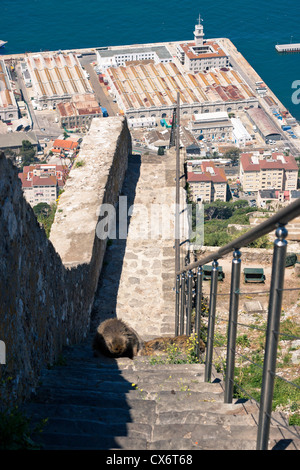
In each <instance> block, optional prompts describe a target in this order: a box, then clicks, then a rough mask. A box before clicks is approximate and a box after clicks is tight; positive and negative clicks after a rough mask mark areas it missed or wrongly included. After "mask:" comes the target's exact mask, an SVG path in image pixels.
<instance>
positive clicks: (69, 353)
mask: <svg viewBox="0 0 300 470" xmlns="http://www.w3.org/2000/svg"><path fill="white" fill-rule="evenodd" d="M64 359H65V364H62V365H56V366H54V367H53V368H51V369H49V370H45V371H44V372H43V374H42V376H41V385H40V386H39V388H38V389H37V391H36V393H35V395H34V397H33V399H32V400H31V401H30V402H27V403H25V404H24V406H23V408H24V411H26V412H27V414H28V415H29V416H31V417H32V420H33V422H38V421H40V420H41V419H45V418H48V421H47V424H46V426H45V428H44V430H43V432H42V434H41V435H39V436H38V437H37V438H36V440H37V442H40V443H41V444H42V445H43V448H44V449H74V450H76V449H110V450H111V449H125V450H133V449H134V450H146V449H147V450H150V451H151V450H153V451H154V450H193V449H195V450H196V449H198V450H199V449H211V450H212V449H214V450H222V449H223V450H225V449H231V450H250V449H255V448H256V435H257V421H258V410H257V405H256V404H255V403H252V402H251V401H248V402H246V403H239V402H235V403H233V404H224V403H223V382H222V380H221V378H220V377H219V376H218V375H217V374H215V377H214V382H213V383H205V382H204V366H203V365H201V364H169V365H166V364H155V365H151V363H150V362H151V361H149V358H147V357H138V358H136V359H135V360H134V361H131V360H130V359H127V358H122V359H118V360H114V359H108V358H93V357H92V351H91V348H90V344H89V345H87V344H84V345H79V346H74V347H71V348H68V349H67V350H66V352H65V353H64ZM276 418H277V419H278V421H279V422H280V423H281V424H286V423H285V421H284V419H283V418H282V417H281V416H280V415H277V416H276ZM291 430H292V429H291ZM293 431H294V432H295V433H296V434H297V432H298V435H300V433H299V430H297V429H295V428H293ZM299 443H300V439H297V438H295V436H294V435H293V434H292V433H291V432H290V431H286V430H285V429H284V428H282V427H281V426H279V424H278V425H276V426H272V427H271V435H270V446H269V448H270V449H272V448H287V449H295V448H296V449H299V448H300V445H299Z"/></svg>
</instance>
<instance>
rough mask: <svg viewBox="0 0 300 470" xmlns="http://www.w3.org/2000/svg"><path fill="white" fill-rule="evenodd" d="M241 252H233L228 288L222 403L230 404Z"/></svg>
mask: <svg viewBox="0 0 300 470" xmlns="http://www.w3.org/2000/svg"><path fill="white" fill-rule="evenodd" d="M240 257H241V252H240V251H239V250H235V251H234V252H233V259H232V267H231V286H230V304H229V324H228V340H227V363H226V377H225V394H224V402H225V403H232V396H233V379H234V366H235V345H236V330H237V319H238V308H239V289H240V276H241V260H240Z"/></svg>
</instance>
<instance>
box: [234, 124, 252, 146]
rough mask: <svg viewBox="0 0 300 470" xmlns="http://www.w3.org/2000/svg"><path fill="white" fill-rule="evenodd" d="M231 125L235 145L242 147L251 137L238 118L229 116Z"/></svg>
mask: <svg viewBox="0 0 300 470" xmlns="http://www.w3.org/2000/svg"><path fill="white" fill-rule="evenodd" d="M231 122H232V125H233V131H232V136H233V139H234V143H235V144H236V146H237V147H244V146H245V145H246V143H247V142H251V141H252V137H251V135H250V134H249V132H248V131H247V129H246V128H245V126H244V125H243V123H242V121H241V120H240V119H238V118H231Z"/></svg>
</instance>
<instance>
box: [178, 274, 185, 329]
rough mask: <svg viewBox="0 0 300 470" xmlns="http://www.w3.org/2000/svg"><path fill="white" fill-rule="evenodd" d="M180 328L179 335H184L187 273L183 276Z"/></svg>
mask: <svg viewBox="0 0 300 470" xmlns="http://www.w3.org/2000/svg"><path fill="white" fill-rule="evenodd" d="M180 294H181V298H180V328H179V334H180V335H183V332H184V317H185V273H182V274H181V289H180Z"/></svg>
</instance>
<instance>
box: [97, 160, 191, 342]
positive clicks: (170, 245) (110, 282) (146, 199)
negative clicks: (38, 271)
mask: <svg viewBox="0 0 300 470" xmlns="http://www.w3.org/2000/svg"><path fill="white" fill-rule="evenodd" d="M121 195H122V196H123V197H124V196H127V207H128V209H129V207H130V206H131V205H132V204H134V211H133V213H132V215H131V217H129V220H128V237H127V238H126V239H115V240H111V241H110V242H109V246H108V247H107V253H106V257H105V262H104V267H103V270H102V274H101V279H100V282H99V286H98V292H97V294H96V297H95V303H94V309H93V324H92V328H95V327H96V326H97V324H98V323H99V322H100V321H102V320H105V319H106V318H113V317H114V316H117V317H118V318H121V319H123V320H124V321H126V322H127V323H128V324H129V325H130V326H132V327H133V328H134V329H136V330H137V331H138V333H139V334H140V335H141V336H142V337H143V339H145V340H147V339H149V338H153V337H155V336H161V335H174V331H175V330H174V328H175V322H174V315H175V292H174V289H173V288H174V279H175V249H174V220H171V221H170V225H168V223H167V219H168V216H169V217H170V219H173V214H172V210H173V209H174V208H173V207H172V205H173V204H174V203H175V155H174V154H171V155H169V156H153V155H151V156H150V155H148V156H147V155H143V156H142V157H140V156H131V157H130V158H129V166H128V170H127V175H126V178H125V181H124V185H123V189H122V194H121ZM182 197H183V193H182ZM124 200H125V198H124ZM125 201H126V200H125ZM164 211H165V213H164ZM168 212H169V214H168ZM162 220H163V222H164V225H163V226H162V225H161V221H162ZM119 226H120V222H119V224H118V227H119ZM168 226H169V228H170V230H169V234H170V235H168V233H167V232H165V231H162V227H163V230H166V228H167V227H168ZM156 231H158V233H155V232H156ZM117 232H118V231H117Z"/></svg>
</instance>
